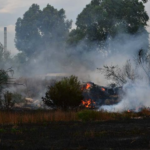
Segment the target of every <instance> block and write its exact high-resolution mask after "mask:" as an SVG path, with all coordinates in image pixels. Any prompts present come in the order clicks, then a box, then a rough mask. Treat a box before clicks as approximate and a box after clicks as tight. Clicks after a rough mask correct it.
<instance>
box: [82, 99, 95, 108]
mask: <svg viewBox="0 0 150 150" xmlns="http://www.w3.org/2000/svg"><path fill="white" fill-rule="evenodd" d="M93 104H94V105H95V104H96V103H95V102H94V101H93V100H91V99H89V100H82V105H84V106H85V107H86V108H92V107H94V106H93Z"/></svg>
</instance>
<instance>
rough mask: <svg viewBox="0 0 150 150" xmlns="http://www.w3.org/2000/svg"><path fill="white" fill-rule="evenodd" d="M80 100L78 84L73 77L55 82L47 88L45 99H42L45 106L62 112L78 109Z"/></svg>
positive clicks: (80, 92)
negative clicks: (59, 109)
mask: <svg viewBox="0 0 150 150" xmlns="http://www.w3.org/2000/svg"><path fill="white" fill-rule="evenodd" d="M82 99H83V95H82V90H81V86H80V82H79V81H78V79H77V77H75V76H70V77H68V78H67V77H66V78H63V79H62V80H61V81H58V82H56V83H55V85H54V86H49V87H48V90H47V92H46V94H45V97H42V100H43V102H44V103H45V104H46V105H47V106H50V107H57V108H61V109H63V110H66V109H69V108H76V107H78V106H79V105H80V104H81V100H82Z"/></svg>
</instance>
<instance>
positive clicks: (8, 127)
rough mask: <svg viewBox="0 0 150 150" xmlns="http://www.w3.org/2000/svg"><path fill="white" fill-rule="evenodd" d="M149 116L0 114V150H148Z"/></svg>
mask: <svg viewBox="0 0 150 150" xmlns="http://www.w3.org/2000/svg"><path fill="white" fill-rule="evenodd" d="M149 113H150V112H149V110H146V109H145V110H143V111H141V112H140V113H134V112H124V113H122V114H119V113H108V112H96V111H91V110H84V111H79V112H75V111H69V112H62V111H42V110H38V111H24V112H23V111H22V112H20V111H1V112H0V119H1V120H0V150H55V149H57V150H96V149H100V150H101V149H102V150H135V149H136V150H149V149H150V117H149V116H150V114H149Z"/></svg>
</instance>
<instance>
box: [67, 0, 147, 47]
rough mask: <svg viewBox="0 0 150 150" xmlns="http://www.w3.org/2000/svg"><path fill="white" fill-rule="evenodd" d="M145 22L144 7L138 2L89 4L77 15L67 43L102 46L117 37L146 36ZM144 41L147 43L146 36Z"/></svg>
mask: <svg viewBox="0 0 150 150" xmlns="http://www.w3.org/2000/svg"><path fill="white" fill-rule="evenodd" d="M148 20H149V17H148V15H147V13H146V11H145V10H144V5H143V3H142V2H139V1H138V0H113V1H112V0H92V1H91V3H90V4H88V5H86V7H85V8H84V9H83V11H82V12H81V13H80V14H79V15H78V17H77V21H76V25H77V28H76V29H74V30H73V31H72V32H71V33H70V37H69V39H68V43H70V44H76V43H79V42H80V41H81V40H83V39H84V40H86V41H87V43H89V42H95V43H96V42H97V43H99V44H100V45H103V42H104V41H105V40H106V39H108V38H109V39H111V38H113V37H115V36H116V35H117V34H118V33H129V34H132V35H134V34H140V33H141V32H146V33H147V31H146V29H145V28H144V27H145V26H146V25H147V21H148ZM145 40H147V42H148V33H147V39H145ZM90 44H91V43H90ZM90 44H89V45H90Z"/></svg>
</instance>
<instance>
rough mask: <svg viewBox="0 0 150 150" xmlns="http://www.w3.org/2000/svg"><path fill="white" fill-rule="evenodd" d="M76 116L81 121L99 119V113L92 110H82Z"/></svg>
mask: <svg viewBox="0 0 150 150" xmlns="http://www.w3.org/2000/svg"><path fill="white" fill-rule="evenodd" d="M77 116H78V118H79V119H80V120H82V121H90V120H96V119H98V117H99V112H98V111H93V110H83V111H80V112H78V113H77Z"/></svg>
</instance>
